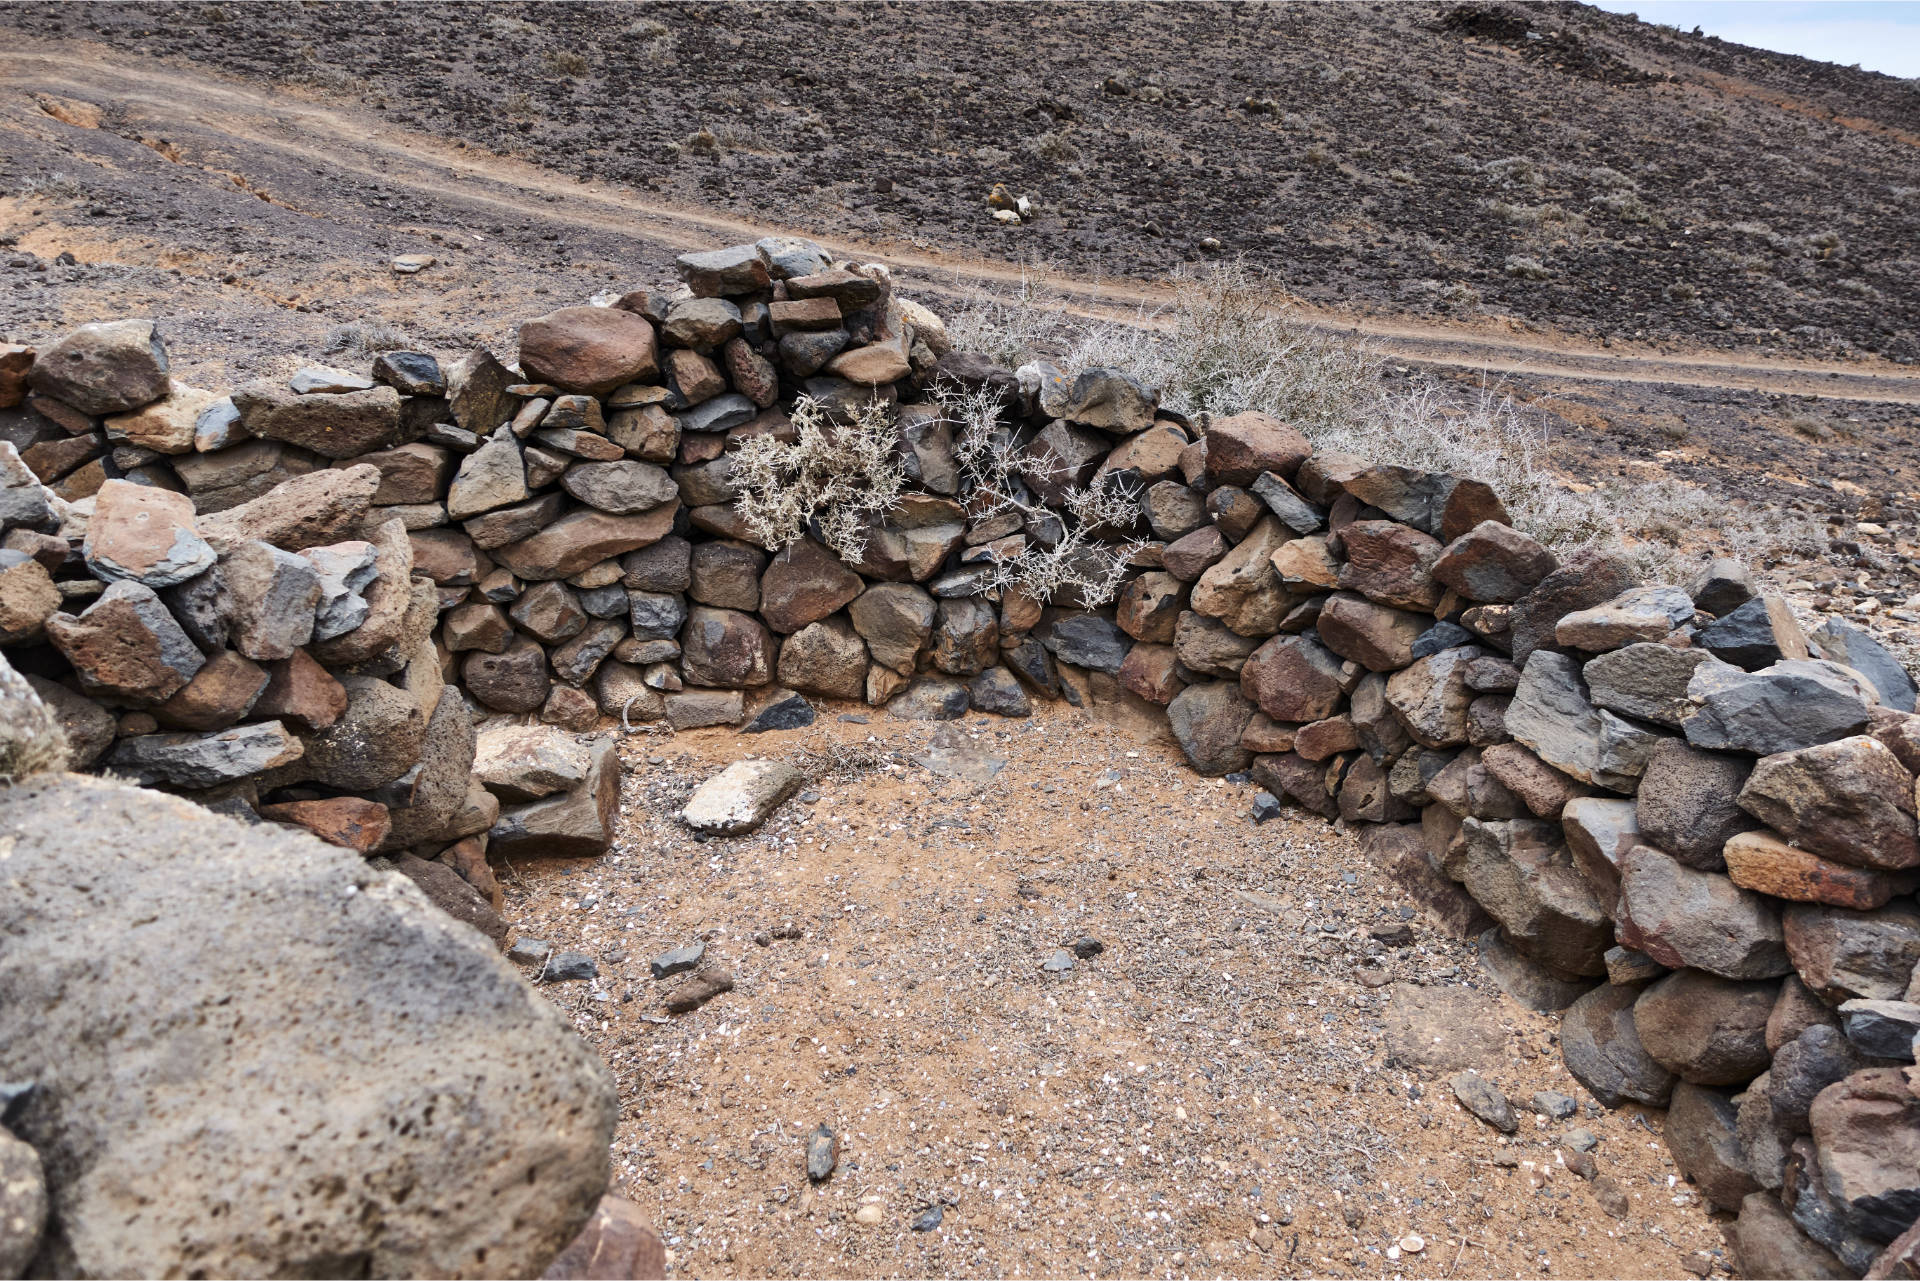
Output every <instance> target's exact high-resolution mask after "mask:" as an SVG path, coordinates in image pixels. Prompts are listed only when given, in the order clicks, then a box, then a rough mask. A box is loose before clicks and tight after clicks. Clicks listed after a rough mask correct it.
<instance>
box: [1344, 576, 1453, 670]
mask: <svg viewBox="0 0 1920 1281" xmlns="http://www.w3.org/2000/svg"><path fill="white" fill-rule="evenodd" d="M1318 626H1319V629H1320V639H1321V640H1322V641H1325V642H1326V646H1327V648H1328V649H1330V650H1332V651H1333V652H1334V653H1336V654H1338V655H1340V657H1342V658H1351V659H1352V660H1353V661H1354V662H1356V663H1358V664H1360V665H1361V666H1362V667H1364V668H1366V669H1367V670H1368V671H1370V672H1392V671H1398V670H1399V669H1400V668H1402V667H1405V666H1406V665H1407V664H1408V663H1411V662H1412V661H1413V643H1414V642H1415V641H1416V640H1419V639H1420V634H1421V633H1422V632H1424V631H1426V630H1427V629H1428V628H1429V627H1432V626H1433V618H1432V616H1431V615H1423V614H1409V613H1406V612H1405V611H1402V610H1398V609H1392V608H1389V607H1388V606H1385V605H1376V604H1374V603H1373V602H1372V601H1370V600H1367V599H1366V598H1365V597H1363V596H1359V595H1356V594H1354V593H1353V592H1335V593H1334V594H1333V595H1331V596H1329V597H1327V599H1326V603H1325V604H1324V605H1323V606H1322V607H1321V610H1320V621H1319V623H1318Z"/></svg>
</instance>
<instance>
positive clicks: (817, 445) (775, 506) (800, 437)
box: [733, 396, 906, 561]
mask: <svg viewBox="0 0 1920 1281" xmlns="http://www.w3.org/2000/svg"><path fill="white" fill-rule="evenodd" d="M793 429H794V433H795V439H794V440H793V442H792V443H787V442H785V441H780V440H776V439H775V438H774V437H772V436H770V435H769V436H756V437H753V438H752V439H750V440H747V441H746V442H744V443H743V444H742V445H741V446H740V448H739V450H738V451H736V452H735V454H734V455H733V475H734V479H735V480H736V481H737V482H738V483H739V484H740V486H741V494H740V497H739V499H738V503H737V506H738V509H739V512H740V516H741V519H743V520H745V521H746V523H747V527H748V528H749V529H751V530H752V531H753V535H754V537H755V538H756V539H758V540H759V542H760V543H761V545H763V546H765V547H768V548H771V549H774V550H776V551H777V550H779V549H780V548H782V547H786V546H789V545H790V544H792V543H796V542H798V541H799V540H800V539H801V538H803V537H805V536H806V534H807V532H808V529H809V527H810V526H811V527H813V528H817V529H818V530H819V532H820V540H821V541H822V542H824V543H825V544H826V545H827V546H828V547H830V548H832V549H833V550H834V552H835V553H837V554H838V555H839V556H840V557H841V558H842V559H845V560H849V561H858V560H859V559H861V557H862V556H863V555H864V554H865V553H866V548H867V528H868V525H869V523H870V522H871V521H872V520H873V519H875V518H877V517H879V516H881V515H884V514H885V513H886V512H888V511H891V510H892V509H893V507H894V506H895V504H897V503H898V502H899V499H900V489H901V487H902V486H903V485H905V484H906V473H905V472H903V471H902V470H901V468H900V461H899V459H898V458H897V457H896V456H895V452H894V445H895V434H894V426H893V418H892V414H891V411H890V410H889V409H888V408H887V407H886V406H884V405H882V404H880V403H878V402H876V401H869V402H867V403H866V404H865V405H862V406H860V407H859V408H858V409H856V410H855V411H854V412H853V413H851V414H847V415H845V416H843V417H841V418H840V419H839V420H837V421H836V420H835V419H834V418H832V417H830V416H829V415H828V413H827V411H826V409H825V407H823V406H822V405H821V404H820V403H819V402H818V401H816V400H814V399H813V398H811V397H808V396H802V397H801V398H800V399H799V400H798V401H797V402H795V404H794V407H793Z"/></svg>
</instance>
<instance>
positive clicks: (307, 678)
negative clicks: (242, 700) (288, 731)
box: [253, 649, 347, 732]
mask: <svg viewBox="0 0 1920 1281" xmlns="http://www.w3.org/2000/svg"><path fill="white" fill-rule="evenodd" d="M346 710H347V691H346V687H345V686H343V685H341V684H340V682H339V681H337V680H335V679H334V678H333V676H332V674H331V673H329V672H328V671H327V669H326V668H324V667H322V666H320V664H318V663H316V662H314V661H313V659H312V658H311V657H309V656H308V654H307V651H306V650H304V649H296V650H294V651H293V657H291V658H288V659H284V660H282V661H280V662H277V663H268V664H267V684H266V688H265V689H263V690H261V691H260V697H259V698H257V699H255V700H254V704H253V714H254V716H255V717H257V718H258V719H260V720H284V721H292V722H293V723H294V724H295V725H297V726H299V727H300V728H301V729H305V730H308V731H310V732H311V731H317V730H323V729H325V728H327V726H329V725H331V724H333V723H334V722H335V721H337V720H339V719H340V717H341V715H342V714H343V713H344V712H345V711H346Z"/></svg>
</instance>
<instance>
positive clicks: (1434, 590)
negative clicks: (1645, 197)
mask: <svg viewBox="0 0 1920 1281" xmlns="http://www.w3.org/2000/svg"><path fill="white" fill-rule="evenodd" d="M1341 539H1342V541H1343V542H1344V543H1345V546H1346V549H1347V563H1346V565H1345V566H1344V567H1343V568H1342V569H1341V571H1340V586H1341V587H1343V588H1345V589H1347V590H1349V591H1356V592H1359V593H1360V594H1361V595H1362V596H1365V597H1366V598H1367V599H1368V600H1371V601H1374V602H1376V603H1378V604H1381V605H1391V606H1393V607H1394V608H1396V609H1417V610H1430V609H1432V608H1433V607H1434V606H1435V605H1437V604H1438V603H1439V602H1440V591H1441V589H1440V584H1438V583H1436V582H1435V581H1434V579H1433V565H1434V562H1435V561H1437V560H1438V559H1439V558H1440V544H1439V542H1438V541H1437V540H1435V539H1433V538H1430V537H1428V536H1427V535H1426V534H1423V533H1421V532H1420V531H1419V530H1417V529H1413V528H1411V527H1409V526H1406V525H1402V524H1399V523H1398V522H1396V521H1390V520H1356V521H1354V522H1353V523H1352V524H1350V525H1348V526H1347V527H1346V529H1345V530H1343V531H1342V532H1341Z"/></svg>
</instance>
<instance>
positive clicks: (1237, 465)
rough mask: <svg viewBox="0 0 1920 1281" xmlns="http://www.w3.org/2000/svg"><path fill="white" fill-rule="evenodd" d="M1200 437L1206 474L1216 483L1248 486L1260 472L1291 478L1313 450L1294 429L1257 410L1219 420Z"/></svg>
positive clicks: (1284, 478)
mask: <svg viewBox="0 0 1920 1281" xmlns="http://www.w3.org/2000/svg"><path fill="white" fill-rule="evenodd" d="M1201 439H1202V441H1203V442H1204V443H1205V444H1206V447H1207V449H1206V469H1207V476H1208V477H1209V478H1211V479H1212V481H1213V482H1214V484H1216V485H1241V486H1245V485H1251V484H1253V482H1254V481H1256V480H1258V479H1259V478H1260V473H1261V472H1263V471H1270V472H1272V473H1273V474H1274V475H1276V476H1278V477H1280V478H1281V479H1282V480H1292V479H1293V475H1294V473H1295V472H1296V471H1298V470H1299V469H1300V464H1301V463H1303V462H1305V461H1306V460H1307V456H1308V455H1310V454H1311V453H1313V446H1311V445H1309V444H1308V443H1307V438H1306V437H1305V436H1303V435H1301V434H1300V433H1299V432H1298V431H1297V430H1295V429H1294V428H1292V427H1290V426H1288V425H1287V424H1286V423H1283V422H1281V421H1280V420H1279V419H1278V418H1272V417H1269V416H1268V415H1266V414H1262V413H1256V412H1248V413H1244V414H1235V415H1234V416H1233V417H1231V418H1221V419H1218V420H1216V421H1215V422H1214V423H1213V425H1212V426H1210V427H1209V428H1207V434H1206V435H1205V436H1204V437H1202V438H1201Z"/></svg>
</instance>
